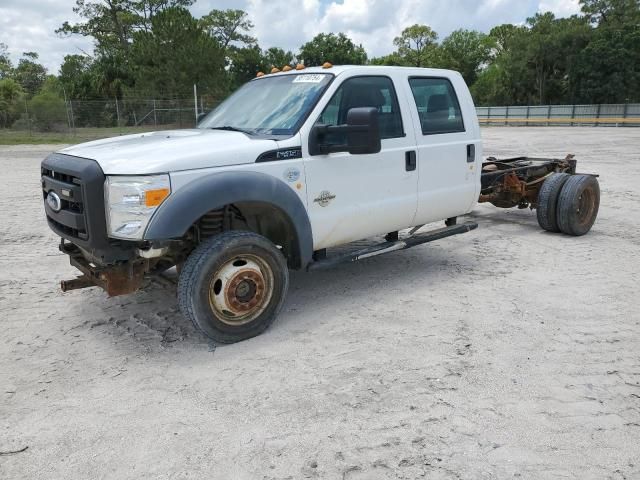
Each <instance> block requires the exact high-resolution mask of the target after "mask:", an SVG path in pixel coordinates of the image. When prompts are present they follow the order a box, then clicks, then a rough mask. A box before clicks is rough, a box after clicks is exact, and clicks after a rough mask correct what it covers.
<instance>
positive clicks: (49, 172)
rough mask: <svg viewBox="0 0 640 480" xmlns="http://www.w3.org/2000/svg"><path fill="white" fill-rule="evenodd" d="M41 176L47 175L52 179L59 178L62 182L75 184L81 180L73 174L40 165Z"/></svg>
mask: <svg viewBox="0 0 640 480" xmlns="http://www.w3.org/2000/svg"><path fill="white" fill-rule="evenodd" d="M42 176H43V177H49V178H52V179H54V180H59V181H60V182H63V183H69V184H75V185H80V184H81V180H80V179H79V178H78V177H75V176H73V175H68V174H66V173H62V172H56V171H55V170H51V169H49V168H46V167H42Z"/></svg>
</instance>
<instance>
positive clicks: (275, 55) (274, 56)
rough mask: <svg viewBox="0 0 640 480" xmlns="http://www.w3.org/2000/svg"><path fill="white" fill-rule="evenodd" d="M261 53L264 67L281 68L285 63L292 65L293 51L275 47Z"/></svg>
mask: <svg viewBox="0 0 640 480" xmlns="http://www.w3.org/2000/svg"><path fill="white" fill-rule="evenodd" d="M263 55H264V64H265V68H270V67H277V68H282V67H284V66H285V65H293V62H294V56H293V53H291V52H289V51H286V52H285V51H284V50H283V49H281V48H277V47H271V48H268V49H267V50H265V51H264V54H263Z"/></svg>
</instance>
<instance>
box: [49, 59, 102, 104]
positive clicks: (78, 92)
mask: <svg viewBox="0 0 640 480" xmlns="http://www.w3.org/2000/svg"><path fill="white" fill-rule="evenodd" d="M59 78H60V82H61V83H62V85H63V86H64V89H65V92H66V95H67V96H68V98H70V99H83V100H88V99H91V98H97V97H98V96H100V95H101V93H102V92H100V91H99V90H98V76H97V69H96V68H95V66H94V62H93V59H91V58H90V57H88V56H86V55H66V56H65V57H64V61H63V62H62V65H61V66H60V76H59Z"/></svg>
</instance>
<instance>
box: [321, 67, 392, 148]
mask: <svg viewBox="0 0 640 480" xmlns="http://www.w3.org/2000/svg"><path fill="white" fill-rule="evenodd" d="M358 107H373V108H376V109H377V110H378V118H379V120H380V137H381V138H382V139H386V138H398V137H404V130H403V127H402V116H401V114H400V107H399V105H398V98H397V96H396V91H395V89H394V87H393V82H392V81H391V79H390V78H388V77H354V78H350V79H348V80H345V81H344V83H343V84H342V85H340V87H339V88H338V90H337V91H336V93H335V94H334V95H333V97H332V98H331V100H330V101H329V103H328V104H327V106H326V107H325V109H324V111H323V112H322V114H321V115H320V117H319V118H318V121H317V123H318V124H323V125H344V124H346V123H347V112H348V111H349V110H350V109H352V108H358ZM344 137H345V135H344V134H335V133H332V134H330V135H328V136H327V138H326V141H327V143H329V144H332V145H339V144H342V143H345V142H346V139H345V138H344Z"/></svg>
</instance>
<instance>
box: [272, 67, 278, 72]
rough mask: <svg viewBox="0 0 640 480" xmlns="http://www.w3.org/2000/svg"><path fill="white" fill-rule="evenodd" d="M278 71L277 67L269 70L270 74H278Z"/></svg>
mask: <svg viewBox="0 0 640 480" xmlns="http://www.w3.org/2000/svg"><path fill="white" fill-rule="evenodd" d="M279 71H280V69H279V68H277V67H273V68H272V69H271V73H278V72H279Z"/></svg>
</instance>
